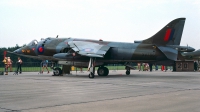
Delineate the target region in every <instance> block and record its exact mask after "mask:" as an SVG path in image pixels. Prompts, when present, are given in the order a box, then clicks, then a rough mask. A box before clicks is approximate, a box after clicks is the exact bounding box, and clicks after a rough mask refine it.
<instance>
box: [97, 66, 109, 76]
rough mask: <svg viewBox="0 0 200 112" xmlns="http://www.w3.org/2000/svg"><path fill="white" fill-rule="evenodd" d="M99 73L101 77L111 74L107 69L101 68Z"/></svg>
mask: <svg viewBox="0 0 200 112" xmlns="http://www.w3.org/2000/svg"><path fill="white" fill-rule="evenodd" d="M97 73H98V75H99V76H107V75H108V73H109V70H108V68H106V67H99V68H98V70H97Z"/></svg>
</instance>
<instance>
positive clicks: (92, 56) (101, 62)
mask: <svg viewBox="0 0 200 112" xmlns="http://www.w3.org/2000/svg"><path fill="white" fill-rule="evenodd" d="M184 24H185V18H178V19H175V20H173V21H171V22H170V23H168V24H167V25H166V26H164V27H163V28H162V29H161V30H160V31H159V32H157V33H156V34H155V35H153V36H152V37H150V38H148V39H146V40H142V41H135V42H134V43H127V42H109V41H103V40H91V39H80V38H46V39H43V40H41V41H39V42H37V41H36V40H34V41H32V42H31V43H29V44H28V45H27V46H25V47H22V48H20V49H18V50H16V51H14V53H15V54H18V55H22V56H27V57H31V58H37V59H42V60H43V59H48V60H52V61H57V62H58V63H59V64H62V65H67V66H76V67H88V70H89V71H90V73H89V75H88V76H89V78H94V76H95V75H94V73H95V72H94V71H95V67H99V68H98V70H97V73H98V75H99V76H107V75H108V74H109V70H108V68H106V67H105V65H107V64H116V63H120V64H124V65H125V66H126V74H127V75H129V74H130V69H131V67H130V63H132V62H145V63H156V64H162V65H173V63H174V61H176V60H177V56H178V53H179V52H191V51H194V50H195V49H194V48H192V47H185V46H180V41H181V37H182V32H183V28H184ZM55 69H57V70H58V68H55ZM59 71H60V70H59ZM59 73H60V72H59Z"/></svg>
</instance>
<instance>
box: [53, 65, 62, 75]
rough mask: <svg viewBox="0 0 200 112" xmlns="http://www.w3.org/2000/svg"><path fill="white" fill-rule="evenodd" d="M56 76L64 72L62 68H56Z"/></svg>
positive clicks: (54, 72)
mask: <svg viewBox="0 0 200 112" xmlns="http://www.w3.org/2000/svg"><path fill="white" fill-rule="evenodd" d="M53 74H54V76H59V75H61V74H62V70H61V69H60V68H58V67H57V68H55V69H54V71H53Z"/></svg>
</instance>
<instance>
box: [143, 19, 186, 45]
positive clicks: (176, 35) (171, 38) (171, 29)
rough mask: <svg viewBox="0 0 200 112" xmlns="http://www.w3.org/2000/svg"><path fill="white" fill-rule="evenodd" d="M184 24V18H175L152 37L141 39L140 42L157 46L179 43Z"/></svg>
mask: <svg viewBox="0 0 200 112" xmlns="http://www.w3.org/2000/svg"><path fill="white" fill-rule="evenodd" d="M184 24H185V18H178V19H175V20H173V21H171V22H170V23H168V24H167V25H166V26H165V27H164V28H162V29H161V30H160V31H159V32H157V33H156V34H155V35H153V36H152V37H150V38H148V39H146V40H143V41H142V43H147V44H155V45H157V46H165V45H180V42H181V37H182V33H183V28H184Z"/></svg>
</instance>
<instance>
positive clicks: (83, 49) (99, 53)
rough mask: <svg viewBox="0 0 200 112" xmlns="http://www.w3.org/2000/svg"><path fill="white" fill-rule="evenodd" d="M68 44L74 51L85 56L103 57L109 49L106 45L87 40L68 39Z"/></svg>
mask: <svg viewBox="0 0 200 112" xmlns="http://www.w3.org/2000/svg"><path fill="white" fill-rule="evenodd" d="M68 44H69V46H70V47H71V48H72V49H73V50H74V51H75V52H77V53H78V54H80V55H82V56H87V57H99V58H103V57H104V55H105V54H106V52H107V51H108V50H109V49H110V47H109V46H107V45H102V44H99V43H95V42H88V41H70V42H69V43H68Z"/></svg>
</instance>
